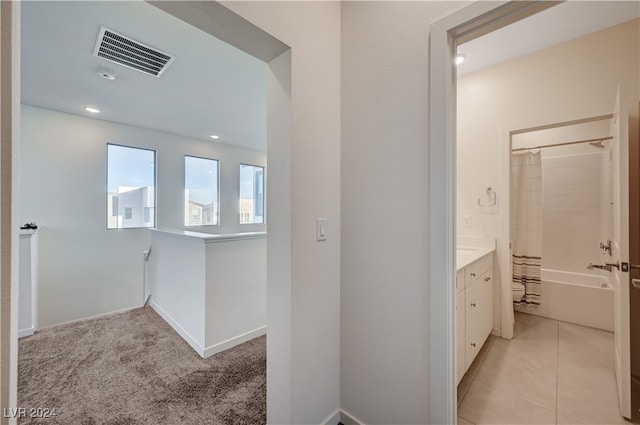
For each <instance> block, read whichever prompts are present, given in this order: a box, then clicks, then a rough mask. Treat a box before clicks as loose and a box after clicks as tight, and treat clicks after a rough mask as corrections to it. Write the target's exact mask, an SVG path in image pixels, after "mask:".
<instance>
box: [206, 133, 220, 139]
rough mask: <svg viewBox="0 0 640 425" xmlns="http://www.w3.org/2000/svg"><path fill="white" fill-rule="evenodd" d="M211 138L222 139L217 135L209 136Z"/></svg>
mask: <svg viewBox="0 0 640 425" xmlns="http://www.w3.org/2000/svg"><path fill="white" fill-rule="evenodd" d="M209 137H211V138H212V139H219V138H220V136H218V135H215V134H212V135H211V136H209Z"/></svg>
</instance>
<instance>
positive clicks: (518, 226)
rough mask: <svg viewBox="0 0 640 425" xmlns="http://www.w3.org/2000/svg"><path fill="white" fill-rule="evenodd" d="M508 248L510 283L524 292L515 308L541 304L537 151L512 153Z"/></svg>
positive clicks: (524, 308) (538, 159)
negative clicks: (509, 248) (511, 272)
mask: <svg viewBox="0 0 640 425" xmlns="http://www.w3.org/2000/svg"><path fill="white" fill-rule="evenodd" d="M511 178H512V180H511V249H512V251H511V252H512V264H513V285H518V284H522V285H524V289H525V295H524V297H522V299H521V300H519V301H514V304H515V307H516V310H531V309H537V308H538V307H539V306H540V269H541V257H542V159H541V156H540V152H539V151H538V152H536V153H532V152H526V153H517V154H512V156H511Z"/></svg>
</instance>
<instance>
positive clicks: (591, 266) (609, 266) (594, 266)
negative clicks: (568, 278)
mask: <svg viewBox="0 0 640 425" xmlns="http://www.w3.org/2000/svg"><path fill="white" fill-rule="evenodd" d="M614 267H615V268H616V269H618V270H620V264H619V263H605V264H604V265H602V264H593V263H589V265H588V266H587V269H589V270H593V269H600V270H606V271H608V272H610V271H611V269H612V268H614Z"/></svg>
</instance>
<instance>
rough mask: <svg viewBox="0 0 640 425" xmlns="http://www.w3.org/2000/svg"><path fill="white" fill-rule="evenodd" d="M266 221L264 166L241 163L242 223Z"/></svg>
mask: <svg viewBox="0 0 640 425" xmlns="http://www.w3.org/2000/svg"><path fill="white" fill-rule="evenodd" d="M250 223H264V167H258V166H255V165H245V164H240V224H250Z"/></svg>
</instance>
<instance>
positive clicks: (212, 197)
mask: <svg viewBox="0 0 640 425" xmlns="http://www.w3.org/2000/svg"><path fill="white" fill-rule="evenodd" d="M184 204H185V213H184V225H185V226H205V225H217V224H218V216H219V214H218V211H219V209H218V204H219V199H218V161H216V160H215V159H206V158H196V157H193V156H185V157H184Z"/></svg>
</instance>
